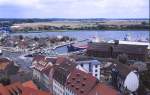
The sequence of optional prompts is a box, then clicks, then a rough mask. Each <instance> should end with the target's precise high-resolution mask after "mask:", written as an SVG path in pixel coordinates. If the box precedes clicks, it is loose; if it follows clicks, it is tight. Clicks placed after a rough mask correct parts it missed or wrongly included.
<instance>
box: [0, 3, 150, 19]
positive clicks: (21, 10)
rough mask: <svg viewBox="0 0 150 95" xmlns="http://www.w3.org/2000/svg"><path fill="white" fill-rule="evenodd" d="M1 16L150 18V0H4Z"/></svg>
mask: <svg viewBox="0 0 150 95" xmlns="http://www.w3.org/2000/svg"><path fill="white" fill-rule="evenodd" d="M0 18H149V0H0Z"/></svg>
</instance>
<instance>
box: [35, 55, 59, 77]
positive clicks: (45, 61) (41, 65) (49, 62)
mask: <svg viewBox="0 0 150 95" xmlns="http://www.w3.org/2000/svg"><path fill="white" fill-rule="evenodd" d="M35 61H36V63H35V64H33V65H32V68H33V69H36V70H38V71H40V72H41V73H44V74H46V75H48V74H49V71H50V69H51V68H52V66H53V64H55V62H56V58H48V57H45V56H42V55H38V56H36V57H34V59H33V63H34V62H35Z"/></svg>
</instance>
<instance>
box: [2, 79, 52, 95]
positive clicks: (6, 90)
mask: <svg viewBox="0 0 150 95" xmlns="http://www.w3.org/2000/svg"><path fill="white" fill-rule="evenodd" d="M29 83H31V84H30V85H28V84H29ZM34 86H35V84H34V83H33V82H32V81H28V82H27V83H25V84H24V85H23V84H21V83H20V82H17V83H13V84H11V85H8V86H2V85H0V95H11V93H16V94H17V95H52V94H50V93H47V92H44V91H41V90H38V89H37V87H34Z"/></svg>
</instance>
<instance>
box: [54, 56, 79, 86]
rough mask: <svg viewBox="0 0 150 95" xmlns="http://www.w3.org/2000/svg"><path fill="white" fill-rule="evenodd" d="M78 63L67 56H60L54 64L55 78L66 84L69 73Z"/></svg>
mask: <svg viewBox="0 0 150 95" xmlns="http://www.w3.org/2000/svg"><path fill="white" fill-rule="evenodd" d="M75 66H76V64H75V63H74V62H72V61H70V60H69V59H67V58H62V57H61V58H58V60H57V62H56V64H55V66H54V74H53V78H54V79H55V80H56V81H58V82H59V83H60V84H62V85H64V84H65V82H66V79H67V77H68V75H69V73H70V72H71V71H72V70H73V69H74V68H75Z"/></svg>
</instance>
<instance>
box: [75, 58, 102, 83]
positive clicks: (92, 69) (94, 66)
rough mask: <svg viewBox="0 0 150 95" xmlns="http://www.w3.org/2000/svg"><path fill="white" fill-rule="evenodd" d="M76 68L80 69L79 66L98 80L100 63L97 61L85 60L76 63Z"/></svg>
mask: <svg viewBox="0 0 150 95" xmlns="http://www.w3.org/2000/svg"><path fill="white" fill-rule="evenodd" d="M76 63H77V64H78V66H77V68H79V69H80V66H81V67H82V68H83V69H85V71H87V72H88V73H92V75H93V76H94V77H96V78H97V79H99V80H100V73H101V72H100V68H101V62H100V61H98V60H86V61H77V62H76Z"/></svg>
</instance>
